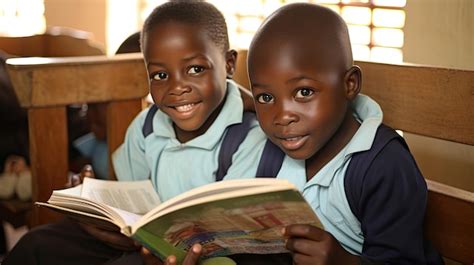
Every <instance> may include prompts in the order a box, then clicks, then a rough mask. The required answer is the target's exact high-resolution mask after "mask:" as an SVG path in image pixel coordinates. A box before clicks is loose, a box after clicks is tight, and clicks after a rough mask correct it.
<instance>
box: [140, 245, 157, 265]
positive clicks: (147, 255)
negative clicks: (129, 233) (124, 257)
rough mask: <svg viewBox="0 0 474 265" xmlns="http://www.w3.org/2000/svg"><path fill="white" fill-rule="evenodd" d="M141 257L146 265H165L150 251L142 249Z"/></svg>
mask: <svg viewBox="0 0 474 265" xmlns="http://www.w3.org/2000/svg"><path fill="white" fill-rule="evenodd" d="M140 255H141V256H142V258H143V261H144V263H145V265H163V262H161V260H160V259H159V258H158V257H156V256H155V255H153V254H152V253H151V252H150V251H149V250H148V249H146V248H144V247H142V248H141V249H140Z"/></svg>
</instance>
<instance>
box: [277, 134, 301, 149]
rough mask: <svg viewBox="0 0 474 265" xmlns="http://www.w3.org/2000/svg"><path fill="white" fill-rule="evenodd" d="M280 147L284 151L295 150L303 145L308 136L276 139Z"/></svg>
mask: <svg viewBox="0 0 474 265" xmlns="http://www.w3.org/2000/svg"><path fill="white" fill-rule="evenodd" d="M278 139H279V141H280V144H281V146H282V147H283V148H284V149H286V150H296V149H298V148H300V147H301V146H303V145H304V143H305V142H306V140H307V139H308V135H300V136H289V137H278Z"/></svg>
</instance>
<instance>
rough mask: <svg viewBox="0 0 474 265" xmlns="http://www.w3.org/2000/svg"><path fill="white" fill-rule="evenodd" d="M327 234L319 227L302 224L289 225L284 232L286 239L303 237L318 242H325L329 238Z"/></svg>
mask: <svg viewBox="0 0 474 265" xmlns="http://www.w3.org/2000/svg"><path fill="white" fill-rule="evenodd" d="M326 233H327V232H326V231H324V230H322V229H320V228H318V227H315V226H312V225H302V224H295V225H288V226H286V227H285V228H284V230H283V235H284V236H285V237H286V238H290V237H302V238H307V239H311V240H316V241H321V240H324V239H325V238H326V236H327V235H326Z"/></svg>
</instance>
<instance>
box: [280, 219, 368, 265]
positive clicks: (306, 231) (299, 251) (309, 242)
mask: <svg viewBox="0 0 474 265" xmlns="http://www.w3.org/2000/svg"><path fill="white" fill-rule="evenodd" d="M283 235H284V236H285V237H286V238H287V241H286V248H287V249H288V250H290V251H291V252H292V254H293V264H297V265H306V264H308V265H309V264H311V265H316V264H318V265H319V264H348V265H349V264H359V258H358V256H355V255H352V254H350V253H349V252H347V251H346V250H345V249H344V248H343V247H342V246H341V245H340V244H339V242H338V241H337V240H336V239H335V238H334V237H333V236H332V235H331V234H330V233H328V232H326V231H324V230H322V229H319V228H317V227H315V226H312V225H289V226H287V227H286V228H285V229H284V232H283Z"/></svg>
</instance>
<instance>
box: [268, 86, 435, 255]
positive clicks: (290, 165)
mask: <svg viewBox="0 0 474 265" xmlns="http://www.w3.org/2000/svg"><path fill="white" fill-rule="evenodd" d="M353 110H354V116H355V117H356V118H357V120H358V121H359V122H360V127H359V129H358V130H357V132H356V133H355V135H354V136H353V137H352V139H351V140H350V142H349V143H348V144H347V145H346V146H345V147H344V148H343V149H342V150H341V151H340V152H339V153H338V154H337V155H336V156H335V157H334V158H333V159H332V160H331V161H329V162H328V163H327V164H326V165H325V166H324V167H323V168H322V169H321V170H319V171H318V172H317V173H316V174H315V175H314V176H313V177H312V178H311V179H310V180H309V181H307V180H306V170H305V161H303V160H295V159H292V158H290V157H288V156H286V157H285V158H284V160H283V164H282V167H281V170H280V172H279V173H278V176H277V177H278V178H281V179H287V180H289V181H290V182H292V183H294V184H295V185H296V186H297V187H298V189H299V190H300V191H301V192H302V194H303V196H304V197H305V198H306V200H307V201H308V202H309V203H310V205H311V207H312V208H313V210H314V211H315V213H316V214H317V216H318V217H319V219H320V220H321V223H322V224H323V226H324V229H325V230H326V231H328V232H329V233H331V234H332V235H333V236H334V237H335V238H336V239H337V240H338V241H339V242H340V244H341V245H342V246H343V247H344V248H345V249H346V250H347V251H348V252H350V253H352V254H355V255H359V256H362V258H363V261H366V262H368V263H367V264H374V262H387V261H389V262H388V264H440V262H441V261H440V260H439V255H438V254H437V253H436V251H434V249H432V248H431V246H429V245H428V242H426V241H425V240H424V238H423V219H424V213H425V208H426V202H427V188H426V183H425V181H424V178H423V176H422V175H421V173H420V171H419V170H418V167H417V165H416V163H415V161H414V159H413V157H412V155H411V154H410V152H409V150H408V148H407V147H406V146H405V143H404V142H402V141H403V140H402V141H398V140H393V141H389V142H388V143H387V144H385V145H384V146H383V148H382V149H381V151H380V152H379V153H378V154H377V156H376V158H375V159H374V160H370V161H359V162H358V163H361V164H359V165H356V167H352V169H353V170H354V168H357V166H359V167H361V166H362V164H363V163H365V164H366V165H364V166H365V167H367V168H368V169H367V172H365V174H353V172H348V171H347V169H348V167H349V164H350V162H351V158H352V157H353V156H354V155H356V154H359V153H362V152H368V151H370V149H371V148H372V147H373V146H376V145H377V144H378V143H379V141H381V137H380V134H381V130H380V129H379V128H388V127H386V126H383V125H382V126H381V124H382V119H383V113H382V110H381V109H380V106H379V105H378V104H377V103H376V102H375V101H373V100H372V99H371V98H369V97H367V96H364V95H359V96H358V97H357V98H356V99H355V100H354V102H353ZM388 129H389V128H388ZM389 130H392V129H389ZM367 163H371V164H370V165H367ZM353 166H354V165H353ZM425 252H426V253H425Z"/></svg>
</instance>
